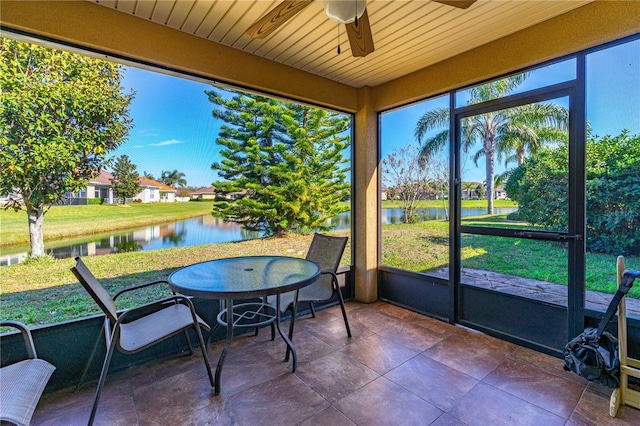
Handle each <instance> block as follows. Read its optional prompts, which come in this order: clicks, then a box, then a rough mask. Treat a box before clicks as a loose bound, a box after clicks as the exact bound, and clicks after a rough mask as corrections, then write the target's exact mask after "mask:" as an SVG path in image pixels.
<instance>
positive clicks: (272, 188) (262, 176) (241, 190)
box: [207, 91, 350, 236]
mask: <svg viewBox="0 0 640 426" xmlns="http://www.w3.org/2000/svg"><path fill="white" fill-rule="evenodd" d="M207 95H208V96H209V100H210V101H211V102H213V103H215V104H216V105H218V106H219V107H220V108H219V109H214V110H213V115H214V117H215V118H217V119H220V120H223V121H224V122H225V123H227V124H226V125H223V126H222V127H221V128H220V133H219V136H218V139H217V140H216V143H217V144H219V145H221V146H222V147H223V149H222V150H221V151H220V155H221V156H222V157H223V160H222V161H220V162H216V163H213V164H212V168H213V169H214V170H216V171H217V172H218V175H219V176H220V177H221V179H222V181H220V182H214V186H215V187H216V193H217V194H218V198H217V200H216V201H215V203H214V207H213V214H214V215H215V216H217V217H221V218H223V219H225V220H227V221H231V222H236V223H239V224H241V225H242V226H244V227H245V228H246V229H249V230H253V231H259V232H263V233H265V234H266V235H276V236H284V235H286V234H288V233H289V232H312V231H325V230H328V229H329V228H330V226H329V225H328V224H327V219H329V218H331V217H334V216H336V215H338V214H340V213H342V212H344V211H347V210H348V209H349V208H348V206H346V205H345V204H343V203H341V201H345V200H347V199H348V197H349V188H350V185H349V183H348V181H347V173H348V171H349V168H348V166H347V165H346V164H347V163H348V161H349V160H348V159H346V158H345V157H344V155H343V153H344V150H345V149H346V148H348V147H349V145H350V136H349V135H348V129H349V124H350V118H349V117H347V116H345V115H342V114H337V113H333V112H329V111H326V110H321V109H317V108H311V107H309V106H303V105H297V104H293V103H289V102H284V101H279V100H275V99H270V98H266V97H262V96H257V95H247V94H240V93H234V94H233V96H231V97H230V98H225V97H222V96H220V95H219V94H218V93H216V92H214V91H207Z"/></svg>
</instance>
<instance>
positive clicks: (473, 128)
mask: <svg viewBox="0 0 640 426" xmlns="http://www.w3.org/2000/svg"><path fill="white" fill-rule="evenodd" d="M528 76H529V74H528V73H522V74H518V75H514V76H512V77H507V78H504V79H501V80H497V81H493V82H490V83H486V84H482V85H480V86H477V87H474V88H472V89H470V90H469V94H470V96H469V101H468V102H467V104H469V105H470V104H477V103H480V102H486V101H489V100H492V99H497V98H501V97H504V96H506V95H508V94H510V93H511V92H513V91H514V90H515V89H516V88H517V87H518V86H520V85H521V84H522V83H523V82H524V81H525V80H526V79H527V77H528ZM568 116H569V114H568V112H567V110H566V108H564V107H561V106H559V105H556V104H551V103H548V104H545V103H540V104H530V105H524V106H520V107H515V108H509V109H506V110H501V111H492V112H489V113H486V114H482V115H476V116H473V117H467V118H465V119H463V121H462V147H461V148H462V150H463V152H469V150H470V149H472V147H474V146H476V144H478V143H479V144H480V145H481V148H480V149H479V150H478V151H477V152H475V153H474V154H473V156H472V158H473V161H474V162H475V163H476V165H477V164H478V160H479V159H480V158H482V157H485V160H486V161H485V164H486V170H485V182H487V188H486V195H487V213H488V214H493V198H494V175H495V157H496V154H499V155H500V156H501V157H505V158H506V159H509V158H511V157H512V154H513V153H514V152H515V156H516V158H517V159H518V161H522V160H524V156H525V153H526V152H527V151H529V152H530V153H534V152H535V151H537V150H538V149H539V148H540V147H541V146H542V144H544V143H546V142H548V141H550V140H552V139H555V138H558V137H559V131H562V130H564V129H566V127H567V118H568ZM449 118H450V112H449V109H448V108H436V109H434V110H431V111H427V112H426V113H425V114H424V115H423V116H422V117H420V119H419V120H418V123H417V124H416V129H415V133H414V134H415V137H416V139H417V140H418V142H419V143H420V144H421V145H422V155H423V156H425V157H426V158H429V157H431V156H432V155H433V154H434V153H436V152H438V151H440V150H442V149H443V148H444V147H445V146H446V145H447V143H448V142H449V129H448V126H449ZM441 128H445V130H441V131H439V132H438V133H436V134H435V135H434V136H432V137H429V138H426V139H425V136H426V134H427V132H428V131H430V130H434V129H441ZM555 140H558V139H555Z"/></svg>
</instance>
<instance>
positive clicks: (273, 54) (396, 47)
mask: <svg viewBox="0 0 640 426" xmlns="http://www.w3.org/2000/svg"><path fill="white" fill-rule="evenodd" d="M87 1H92V2H96V3H98V4H100V5H102V6H105V7H109V8H112V9H115V10H118V11H120V12H122V13H126V14H130V15H134V16H136V17H139V18H141V19H145V20H149V21H152V22H155V23H157V24H159V25H165V26H167V27H170V28H173V29H176V30H179V31H184V32H186V33H189V34H193V35H195V36H198V37H202V38H205V39H207V40H211V41H213V42H216V43H220V44H223V45H226V46H230V47H232V48H235V49H239V50H242V51H244V52H247V53H250V54H252V55H256V56H260V57H263V58H267V59H270V60H272V61H275V62H279V63H282V64H285V65H289V66H291V67H295V68H298V69H301V70H304V71H308V72H310V73H313V74H317V75H320V76H322V77H326V78H328V79H331V80H335V81H338V82H341V83H344V84H348V85H351V86H354V87H362V86H371V87H374V86H377V85H379V84H382V83H385V82H387V81H390V80H393V79H395V78H398V77H401V76H403V75H406V74H409V73H411V72H413V71H416V70H419V69H421V68H424V67H426V66H429V65H431V64H434V63H437V62H440V61H442V60H444V59H447V58H450V57H452V56H455V55H457V54H460V53H463V52H465V51H467V50H470V49H473V48H475V47H478V46H481V45H483V44H486V43H489V42H491V41H493V40H496V39H499V38H501V37H504V36H506V35H508V34H511V33H514V32H516V31H519V30H521V29H523V28H526V27H528V26H531V25H535V24H537V23H539V22H542V21H545V20H547V19H550V18H553V17H555V16H558V15H560V14H563V13H565V12H568V11H569V10H571V9H575V8H577V7H580V6H583V5H585V4H587V3H590V2H591V1H592V0H570V1H567V0H532V1H523V0H479V1H477V2H476V3H474V4H473V5H472V6H471V7H470V8H469V9H466V10H465V9H458V8H455V7H451V6H447V5H443V4H440V3H435V2H431V1H428V0H393V1H391V0H368V1H367V12H368V14H369V20H370V22H371V30H372V33H373V39H374V43H375V52H373V53H372V54H370V55H368V56H367V57H364V58H354V57H353V56H352V55H351V49H350V47H349V41H348V39H347V35H346V32H345V29H344V25H338V24H337V23H336V22H333V21H330V20H329V19H328V18H327V17H326V15H325V13H324V9H323V5H322V1H321V0H315V1H313V2H312V4H311V5H309V6H308V7H306V8H305V9H304V10H303V11H301V12H300V13H298V14H297V15H295V16H294V17H293V18H291V19H290V20H288V21H287V22H286V23H285V24H284V25H282V26H281V27H279V28H278V29H277V30H276V31H275V32H274V33H273V34H271V35H270V36H269V37H267V38H266V39H264V40H252V39H251V37H249V36H248V35H246V34H245V31H246V30H247V29H248V28H249V27H250V26H251V24H252V23H253V22H255V21H256V20H257V19H259V18H260V17H262V16H263V15H264V14H265V13H267V12H268V11H269V10H271V9H272V8H274V7H275V6H277V5H278V4H279V3H280V0H254V1H249V0H235V1H232V0H87ZM359 1H362V0H359ZM338 44H340V50H341V53H340V54H338V51H337V48H338Z"/></svg>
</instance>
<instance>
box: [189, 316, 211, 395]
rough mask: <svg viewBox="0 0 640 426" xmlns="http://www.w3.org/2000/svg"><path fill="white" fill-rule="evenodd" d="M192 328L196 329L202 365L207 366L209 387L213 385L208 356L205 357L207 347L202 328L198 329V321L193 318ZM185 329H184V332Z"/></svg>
mask: <svg viewBox="0 0 640 426" xmlns="http://www.w3.org/2000/svg"><path fill="white" fill-rule="evenodd" d="M194 324H195V325H194V328H195V329H196V334H197V335H198V340H199V341H200V349H201V350H202V357H203V358H204V365H205V367H207V374H208V375H209V383H211V387H214V384H215V383H214V381H213V374H212V373H211V365H209V357H207V352H208V351H207V348H206V346H205V343H204V337H202V330H200V326H199V325H198V321H197V320H195V322H194ZM186 332H187V330H185V333H186Z"/></svg>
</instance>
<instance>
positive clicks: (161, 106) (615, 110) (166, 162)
mask: <svg viewBox="0 0 640 426" xmlns="http://www.w3.org/2000/svg"><path fill="white" fill-rule="evenodd" d="M574 69H575V68H574V65H573V62H570V63H568V64H558V65H553V66H550V67H547V69H546V70H544V71H540V72H536V73H534V74H533V75H532V76H531V77H530V78H529V79H528V80H527V81H526V82H525V84H523V86H522V90H528V89H530V88H532V87H539V85H540V84H541V82H543V81H544V82H546V83H556V82H560V81H565V80H566V79H567V78H572V76H573V74H574V71H573V70H574ZM596 81H597V82H598V84H597V85H596V84H590V83H592V82H596ZM123 86H124V87H125V88H133V89H134V90H135V91H136V96H135V99H134V100H133V101H132V103H131V107H130V116H131V118H133V122H134V126H135V127H134V128H133V129H132V130H131V132H130V133H129V138H128V140H127V141H126V142H125V143H124V144H123V145H122V146H121V147H120V148H119V149H118V150H117V151H116V152H115V153H114V156H119V155H121V154H127V155H128V156H129V157H130V158H131V160H132V162H133V163H134V164H136V166H137V168H138V172H139V173H140V174H142V173H143V172H145V171H146V172H149V173H152V174H153V175H154V176H155V177H156V178H159V177H160V175H161V172H162V171H164V170H168V171H171V170H174V169H176V170H178V171H180V172H183V173H184V174H185V175H186V179H187V183H188V185H190V186H209V185H211V183H212V182H213V181H215V180H216V173H215V172H214V171H213V170H212V169H211V163H212V162H214V161H218V160H219V159H220V157H219V155H218V147H217V145H216V143H215V140H216V138H217V136H218V131H219V128H220V125H221V123H220V122H218V121H216V120H214V119H213V117H212V115H211V111H212V109H213V107H214V105H213V104H212V103H211V102H209V100H208V99H207V97H206V95H205V93H204V91H205V90H207V89H209V88H211V86H210V85H208V84H205V83H201V82H196V81H193V80H188V79H186V78H179V77H174V76H169V75H166V74H161V73H158V72H152V71H147V70H142V69H138V68H133V67H127V70H126V72H125V78H124V81H123ZM457 102H458V104H459V105H460V104H464V102H465V98H464V97H462V98H460V99H458V100H457ZM439 106H445V107H446V106H448V100H447V98H446V97H441V98H437V99H431V100H427V101H424V102H421V103H418V104H414V105H411V106H409V107H405V108H402V109H399V110H396V111H392V112H388V113H385V114H384V115H383V118H382V138H383V139H382V141H383V142H382V146H383V152H382V157H383V158H385V157H386V155H387V154H388V153H390V152H391V151H392V150H393V149H394V148H395V147H397V146H399V145H408V144H413V145H416V141H415V139H414V137H413V134H414V129H415V125H416V122H417V121H418V119H419V118H420V116H421V115H422V114H424V112H426V111H428V110H429V109H432V108H434V107H439ZM587 116H588V119H589V121H590V123H591V126H592V129H593V131H594V133H595V134H598V135H604V134H618V133H620V131H621V130H622V129H624V128H627V129H629V130H630V131H631V133H634V134H637V133H640V40H636V41H634V42H631V43H627V44H625V45H622V46H617V47H614V48H610V49H607V50H604V51H600V52H596V53H593V54H591V55H590V56H588V60H587ZM496 171H497V172H498V173H501V172H502V171H504V166H503V165H500V166H498V168H497V170H496ZM464 180H465V181H466V180H473V181H478V182H482V181H483V180H484V166H483V165H482V164H480V165H479V167H477V168H476V167H475V166H474V165H473V162H471V161H468V162H467V163H466V166H465V170H464Z"/></svg>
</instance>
